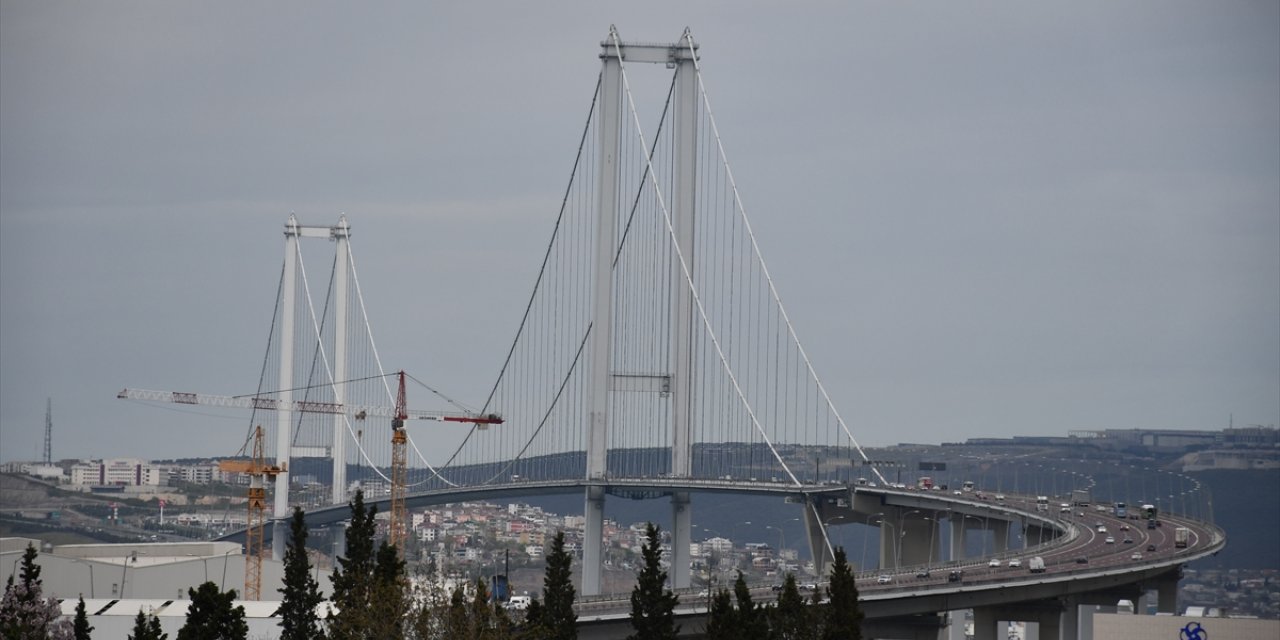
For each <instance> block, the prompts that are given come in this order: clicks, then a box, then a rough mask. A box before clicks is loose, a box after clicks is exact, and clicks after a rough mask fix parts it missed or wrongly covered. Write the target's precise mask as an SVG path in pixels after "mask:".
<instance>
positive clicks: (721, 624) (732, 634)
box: [703, 589, 738, 640]
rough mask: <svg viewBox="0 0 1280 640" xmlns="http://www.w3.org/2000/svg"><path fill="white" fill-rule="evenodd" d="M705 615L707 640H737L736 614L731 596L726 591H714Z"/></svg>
mask: <svg viewBox="0 0 1280 640" xmlns="http://www.w3.org/2000/svg"><path fill="white" fill-rule="evenodd" d="M709 609H710V610H709V611H708V613H707V628H706V629H705V630H704V632H703V633H704V634H705V635H706V636H707V640H738V612H737V611H736V610H734V608H733V596H730V595H729V590H728V589H720V590H718V591H716V593H715V595H714V596H712V598H711V606H710V608H709Z"/></svg>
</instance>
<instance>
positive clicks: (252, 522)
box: [218, 425, 285, 600]
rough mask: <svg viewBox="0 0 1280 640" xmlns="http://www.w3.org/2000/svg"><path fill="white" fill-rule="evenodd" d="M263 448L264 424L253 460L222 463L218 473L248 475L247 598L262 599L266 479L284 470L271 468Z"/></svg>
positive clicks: (256, 432)
mask: <svg viewBox="0 0 1280 640" xmlns="http://www.w3.org/2000/svg"><path fill="white" fill-rule="evenodd" d="M264 451H265V449H264V447H263V445H262V425H258V426H257V427H255V428H254V434H253V458H252V459H250V460H222V461H220V462H218V470H219V471H225V472H230V473H247V474H249V519H248V522H247V526H246V528H245V532H244V541H245V548H244V557H245V561H244V597H245V599H246V600H261V599H262V558H263V556H264V555H266V545H265V544H264V542H265V540H264V536H263V526H264V524H265V523H266V511H267V488H266V482H265V481H264V478H272V479H274V478H275V477H276V475H278V474H279V473H280V472H282V471H284V470H285V468H283V467H279V466H276V465H268V464H267V462H266V456H265V453H264Z"/></svg>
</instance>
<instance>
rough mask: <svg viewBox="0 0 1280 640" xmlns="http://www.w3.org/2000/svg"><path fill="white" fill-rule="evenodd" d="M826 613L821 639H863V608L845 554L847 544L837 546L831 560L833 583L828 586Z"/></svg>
mask: <svg viewBox="0 0 1280 640" xmlns="http://www.w3.org/2000/svg"><path fill="white" fill-rule="evenodd" d="M827 597H828V599H829V602H828V604H827V616H826V620H825V624H823V628H822V640H862V609H861V607H859V606H858V585H857V584H855V583H854V578H853V571H852V570H850V569H849V563H848V561H847V560H846V558H845V554H844V547H836V549H835V561H834V562H833V563H832V564H831V584H830V585H828V586H827Z"/></svg>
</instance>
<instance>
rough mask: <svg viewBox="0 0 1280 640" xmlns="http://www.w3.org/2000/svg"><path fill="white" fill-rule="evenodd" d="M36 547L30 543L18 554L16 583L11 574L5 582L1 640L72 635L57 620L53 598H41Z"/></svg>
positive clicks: (64, 623) (65, 623) (0, 604)
mask: <svg viewBox="0 0 1280 640" xmlns="http://www.w3.org/2000/svg"><path fill="white" fill-rule="evenodd" d="M38 555H39V554H38V553H37V552H36V548H35V547H34V546H32V545H30V544H28V545H27V550H26V551H25V552H23V554H22V559H21V561H22V572H21V573H20V574H19V578H18V582H17V583H15V582H14V581H13V576H12V575H11V576H9V579H8V580H7V581H6V582H5V588H4V597H3V598H0V638H4V639H5V640H45V639H46V638H55V639H62V638H72V637H74V636H73V631H72V627H71V623H70V622H69V621H67V620H59V619H58V618H59V617H61V616H62V607H61V606H60V605H59V604H58V600H57V598H48V599H45V598H44V597H43V596H44V593H43V585H42V582H41V580H40V565H38V564H36V556H38Z"/></svg>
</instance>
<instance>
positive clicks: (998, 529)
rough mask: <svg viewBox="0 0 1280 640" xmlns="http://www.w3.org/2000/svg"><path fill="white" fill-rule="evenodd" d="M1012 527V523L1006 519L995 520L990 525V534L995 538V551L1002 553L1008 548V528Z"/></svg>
mask: <svg viewBox="0 0 1280 640" xmlns="http://www.w3.org/2000/svg"><path fill="white" fill-rule="evenodd" d="M1012 527H1013V523H1012V522H1009V521H1007V520H996V521H995V522H994V523H993V524H992V527H991V533H992V536H993V537H994V538H995V552H996V553H1004V552H1005V551H1008V550H1009V529H1011V528H1012Z"/></svg>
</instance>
